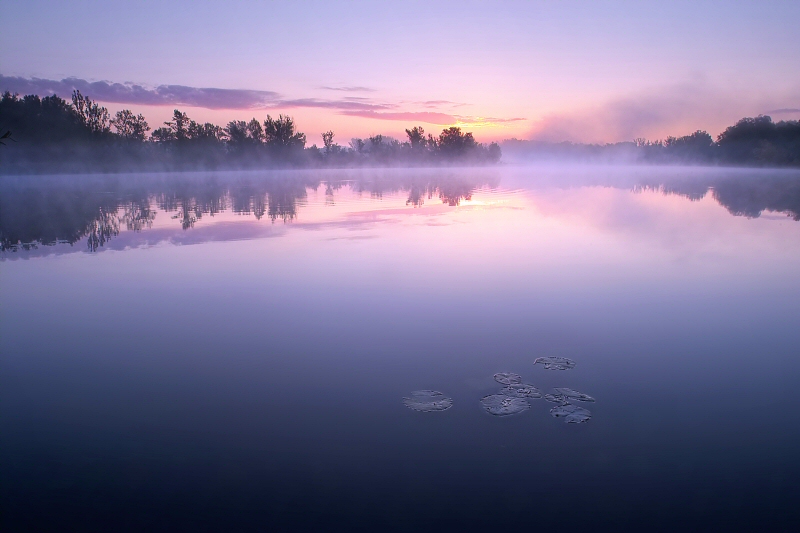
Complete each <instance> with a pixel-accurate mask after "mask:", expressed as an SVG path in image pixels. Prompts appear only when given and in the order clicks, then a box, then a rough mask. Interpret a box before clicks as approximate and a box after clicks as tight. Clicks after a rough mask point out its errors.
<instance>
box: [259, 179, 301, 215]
mask: <svg viewBox="0 0 800 533" xmlns="http://www.w3.org/2000/svg"><path fill="white" fill-rule="evenodd" d="M266 184H267V198H268V202H269V205H268V209H267V213H268V215H269V218H270V220H272V221H273V222H275V220H277V219H278V218H280V219H282V220H283V221H284V222H287V221H291V220H294V218H295V217H296V216H297V206H298V205H300V204H302V203H304V201H305V199H306V197H307V195H308V193H307V191H306V185H307V183H306V182H305V180H301V179H293V178H292V177H286V178H281V177H278V178H276V179H271V180H268V181H267V182H266Z"/></svg>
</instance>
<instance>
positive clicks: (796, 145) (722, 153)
mask: <svg viewBox="0 0 800 533" xmlns="http://www.w3.org/2000/svg"><path fill="white" fill-rule="evenodd" d="M503 152H504V153H505V154H506V155H507V158H510V159H518V160H523V161H524V160H562V159H566V160H578V161H587V162H602V163H655V164H674V163H678V164H705V165H709V164H710V165H743V166H778V167H781V166H800V121H797V120H782V121H780V122H773V121H772V118H771V117H768V116H758V117H755V118H743V119H741V120H740V121H739V122H737V123H736V124H735V125H733V126H730V127H728V128H727V129H726V130H725V131H724V132H722V133H721V134H720V135H719V136H718V137H717V139H716V141H715V140H714V139H713V138H712V137H711V135H709V134H708V133H707V132H705V131H696V132H694V133H692V134H691V135H685V136H683V137H667V138H666V139H664V140H658V141H648V140H646V139H635V140H634V141H632V142H621V143H613V144H602V145H601V144H577V143H570V142H563V143H550V142H544V141H520V140H517V139H511V140H508V141H504V142H503Z"/></svg>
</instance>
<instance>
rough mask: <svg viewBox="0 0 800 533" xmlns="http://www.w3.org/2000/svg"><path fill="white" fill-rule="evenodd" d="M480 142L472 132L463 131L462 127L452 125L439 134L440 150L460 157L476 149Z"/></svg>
mask: <svg viewBox="0 0 800 533" xmlns="http://www.w3.org/2000/svg"><path fill="white" fill-rule="evenodd" d="M477 145H478V143H476V142H475V139H474V138H473V137H472V133H461V128H458V127H456V126H451V127H449V128H447V129H444V130H442V133H440V134H439V151H440V152H441V153H442V155H445V156H449V157H458V156H462V155H465V154H466V153H467V152H469V151H471V150H472V149H474V148H475V147H476V146H477Z"/></svg>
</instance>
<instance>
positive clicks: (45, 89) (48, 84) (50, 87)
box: [0, 75, 279, 109]
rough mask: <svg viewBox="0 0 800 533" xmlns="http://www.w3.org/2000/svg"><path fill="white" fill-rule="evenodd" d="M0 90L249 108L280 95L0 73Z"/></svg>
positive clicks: (273, 100)
mask: <svg viewBox="0 0 800 533" xmlns="http://www.w3.org/2000/svg"><path fill="white" fill-rule="evenodd" d="M0 90H3V91H11V92H15V93H20V94H39V95H45V94H59V95H61V96H62V97H69V96H70V95H71V94H72V91H74V90H78V91H80V92H82V93H83V94H85V95H87V96H90V97H91V98H92V99H94V100H99V101H101V102H112V103H118V104H141V105H184V106H189V107H204V108H207V109H251V108H263V107H268V106H269V105H270V104H272V103H274V102H276V101H277V100H278V99H279V95H278V93H275V92H272V91H254V90H247V89H214V88H196V87H187V86H184V85H159V86H158V87H155V88H151V89H149V88H146V87H144V86H142V85H137V84H133V83H111V82H107V81H95V82H90V81H86V80H82V79H80V78H65V79H63V80H60V81H57V80H47V79H42V78H19V77H14V76H3V75H0Z"/></svg>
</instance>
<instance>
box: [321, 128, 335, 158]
mask: <svg viewBox="0 0 800 533" xmlns="http://www.w3.org/2000/svg"><path fill="white" fill-rule="evenodd" d="M334 135H335V134H334V133H333V132H332V131H330V130H328V131H326V132H325V133H323V134H322V144H324V145H325V153H326V154H330V153H331V152H333V151H334V146H335V145H334V144H333V137H334Z"/></svg>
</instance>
